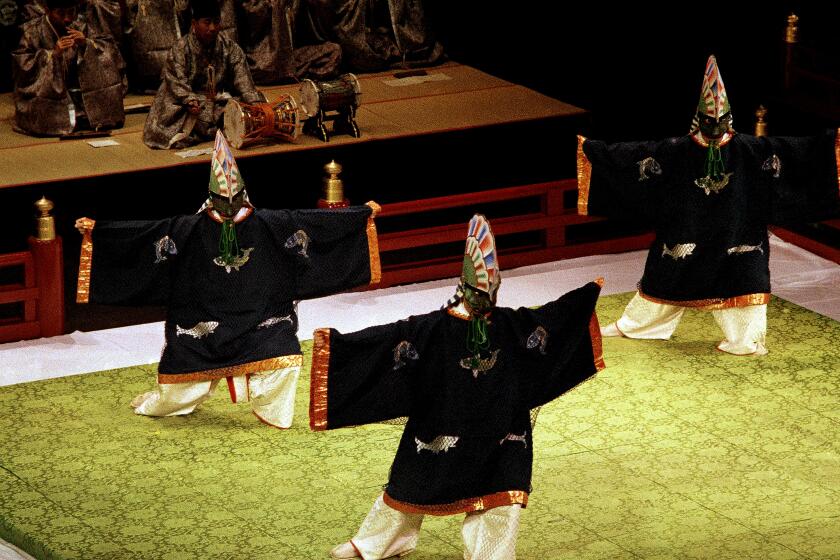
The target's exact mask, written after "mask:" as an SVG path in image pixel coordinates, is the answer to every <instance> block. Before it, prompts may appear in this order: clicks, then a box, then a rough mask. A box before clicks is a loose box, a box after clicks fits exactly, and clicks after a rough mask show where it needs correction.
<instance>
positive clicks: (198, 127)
mask: <svg viewBox="0 0 840 560" xmlns="http://www.w3.org/2000/svg"><path fill="white" fill-rule="evenodd" d="M190 8H191V10H192V16H191V17H192V24H191V28H190V32H189V33H188V34H187V35H185V36H184V37H181V38H180V39H179V40H178V42H176V43H175V45H174V46H173V47H172V50H171V51H170V52H169V56H168V57H167V59H166V64H165V66H164V68H163V74H162V76H161V78H162V82H161V84H160V87H159V88H158V91H157V95H156V96H155V100H154V103H152V108H151V111H150V112H149V116H148V117H147V118H146V125H145V127H144V129H143V142H144V143H145V144H146V145H147V146H149V147H150V148H158V149H169V148H182V147H186V146H191V145H193V144H196V143H198V142H203V141H206V140H212V139H213V137H214V135H215V134H216V130H217V129H219V128H221V126H222V117H223V115H224V108H225V104H226V103H227V100H228V99H231V98H233V99H237V100H241V101H244V102H245V103H260V102H263V101H265V98H264V97H263V95H262V94H261V93H259V92H258V91H257V89H256V87H255V86H254V80H253V79H252V78H251V72H250V70H249V69H248V63H247V62H246V60H245V54H244V53H243V52H242V49H241V48H240V47H239V45H237V44H236V43H235V42H233V41H232V40H231V39H229V38H228V37H226V36H225V35H220V34H219V30H220V22H221V11H220V8H219V3H218V1H217V0H192V1H191V3H190Z"/></svg>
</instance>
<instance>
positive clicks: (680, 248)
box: [662, 243, 697, 260]
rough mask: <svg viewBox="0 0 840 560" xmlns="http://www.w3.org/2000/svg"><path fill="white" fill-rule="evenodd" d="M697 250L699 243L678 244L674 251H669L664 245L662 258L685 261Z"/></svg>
mask: <svg viewBox="0 0 840 560" xmlns="http://www.w3.org/2000/svg"><path fill="white" fill-rule="evenodd" d="M696 248H697V243H677V244H676V245H674V248H673V249H669V248H668V245H666V244H665V243H663V244H662V256H663V257H664V256H665V255H668V256H669V257H671V258H672V259H674V260H677V259H684V258H686V257H687V256H689V255H691V254H693V253H694V249H696Z"/></svg>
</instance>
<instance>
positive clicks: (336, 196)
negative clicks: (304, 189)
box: [318, 160, 349, 208]
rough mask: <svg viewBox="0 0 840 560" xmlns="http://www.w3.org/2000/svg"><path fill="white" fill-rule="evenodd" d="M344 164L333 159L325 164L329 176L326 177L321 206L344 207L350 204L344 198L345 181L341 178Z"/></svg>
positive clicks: (319, 205) (319, 202) (319, 204)
mask: <svg viewBox="0 0 840 560" xmlns="http://www.w3.org/2000/svg"><path fill="white" fill-rule="evenodd" d="M342 169H343V168H342V166H341V164H339V163H336V161H335V160H332V161H331V162H329V163H328V164H326V165H325V166H324V171H326V173H327V175H328V176H327V177H324V188H323V198H321V199H320V200H319V201H318V207H319V208H342V207H345V206H348V205H349V202H348V201H347V199H346V198H344V181H342V180H341V179H340V178H339V175H340V174H341V170H342Z"/></svg>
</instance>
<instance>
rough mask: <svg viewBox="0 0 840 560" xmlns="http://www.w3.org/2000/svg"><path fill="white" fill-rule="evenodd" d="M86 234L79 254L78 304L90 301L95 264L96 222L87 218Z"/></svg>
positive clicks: (83, 235)
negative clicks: (93, 265) (92, 268)
mask: <svg viewBox="0 0 840 560" xmlns="http://www.w3.org/2000/svg"><path fill="white" fill-rule="evenodd" d="M85 220H86V221H85V232H84V233H83V234H82V250H81V252H80V253H79V280H78V282H77V283H76V303H88V301H89V300H90V267H91V265H92V264H93V235H92V233H91V231H92V230H93V226H94V225H95V224H96V221H95V220H91V219H90V218H85Z"/></svg>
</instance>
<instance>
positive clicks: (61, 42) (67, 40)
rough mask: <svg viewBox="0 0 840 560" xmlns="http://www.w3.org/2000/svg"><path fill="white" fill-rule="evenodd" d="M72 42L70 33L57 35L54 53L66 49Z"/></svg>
mask: <svg viewBox="0 0 840 560" xmlns="http://www.w3.org/2000/svg"><path fill="white" fill-rule="evenodd" d="M73 44H74V40H73V37H72V36H71V35H64V36H63V37H59V38H58V41H56V43H55V52H56V54H59V53H61V52H62V51H66V50H67V49H69V48H71V47H72V46H73Z"/></svg>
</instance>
